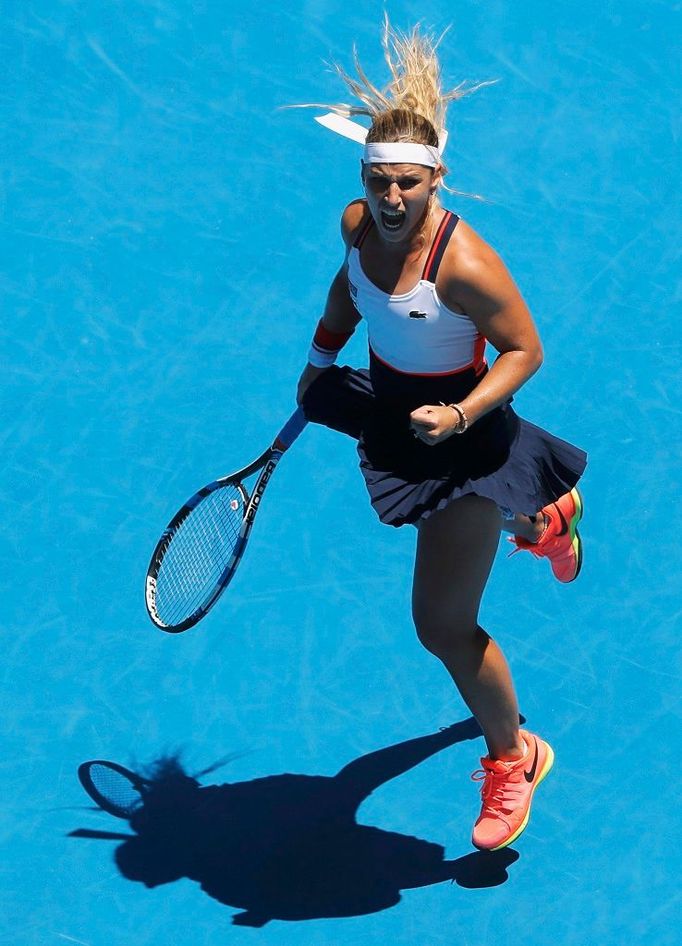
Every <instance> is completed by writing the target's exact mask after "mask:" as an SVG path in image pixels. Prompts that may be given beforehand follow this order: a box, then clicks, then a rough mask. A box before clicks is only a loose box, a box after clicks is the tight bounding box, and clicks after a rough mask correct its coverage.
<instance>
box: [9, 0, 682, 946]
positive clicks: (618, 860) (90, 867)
mask: <svg viewBox="0 0 682 946" xmlns="http://www.w3.org/2000/svg"><path fill="white" fill-rule="evenodd" d="M383 10H384V6H383V4H382V3H380V2H378V0H367V2H366V3H365V4H363V5H362V7H361V8H360V7H357V8H356V7H349V6H348V4H343V3H341V2H338V0H317V2H305V0H293V2H292V3H291V4H289V5H288V7H286V8H285V6H284V5H282V4H280V3H274V2H272V0H262V2H260V3H258V4H256V3H252V2H247V4H246V5H244V4H235V3H231V2H227V3H218V2H211V0H194V2H190V0H117V2H110V3H104V4H102V3H79V2H77V0H59V2H54V0H52V2H47V0H28V2H24V3H14V2H10V3H8V4H5V5H4V8H3V12H2V23H3V30H2V37H3V38H2V40H1V41H0V42H1V46H2V57H1V59H2V63H3V82H2V91H1V92H0V123H1V125H2V128H3V148H2V152H1V155H0V167H1V168H2V177H1V180H2V208H3V213H2V226H1V231H0V232H1V234H2V237H1V239H2V261H3V262H2V266H1V267H0V285H1V287H2V295H3V298H4V311H5V316H4V318H3V320H2V323H1V326H0V340H1V344H2V349H1V351H2V359H3V363H4V365H5V368H4V371H3V376H4V391H3V398H2V403H3V427H2V446H3V450H2V468H3V476H2V487H1V489H2V497H3V499H4V516H3V526H2V556H3V562H4V566H3V569H2V589H3V602H4V618H3V649H4V659H3V674H2V676H3V694H4V696H3V715H2V734H3V739H2V744H3V753H2V761H1V763H0V771H1V773H2V794H3V802H4V803H3V805H2V806H1V810H0V843H1V844H2V864H3V867H2V875H3V882H2V885H1V887H0V889H1V891H2V892H1V893H0V904H2V910H0V939H2V941H3V942H7V943H14V944H22V946H38V944H40V946H48V944H55V946H57V944H60V943H76V944H81V946H100V944H101V946H104V944H106V946H118V944H120V946H124V944H130V943H131V942H134V943H136V944H138V946H161V944H168V946H171V944H172V946H218V944H223V943H226V942H228V941H229V942H232V943H236V944H242V943H249V944H250V943H255V942H258V943H262V944H263V946H266V944H267V946H269V944H277V946H283V944H286V946H341V944H343V946H378V944H384V943H387V942H392V943H395V944H396V946H397V944H406V946H407V944H410V946H416V944H419V946H427V944H428V946H430V944H434V946H435V944H441V943H442V944H446V943H447V944H458V946H474V944H475V946H488V944H490V946H492V944H493V943H498V942H505V941H506V942H509V943H517V942H523V943H524V944H528V946H536V944H537V946H545V944H547V946H549V944H554V943H562V944H563V946H585V944H587V943H600V946H616V944H620V943H621V942H623V941H627V942H629V943H631V944H647V946H649V944H652V943H656V944H657V946H673V944H676V943H677V942H678V927H679V920H680V917H681V916H682V911H681V905H682V898H681V895H680V890H679V874H680V870H681V869H682V861H681V859H680V854H679V841H680V838H681V837H682V818H681V816H680V811H679V805H678V804H677V801H676V799H675V796H674V791H671V789H674V785H675V762H674V760H675V758H676V756H677V755H678V754H679V752H680V718H681V716H682V703H681V697H680V692H681V688H680V681H681V679H682V659H681V652H680V644H679V640H680V614H681V611H680V579H679V575H680V565H681V564H682V554H681V552H680V544H679V541H678V536H679V532H680V527H681V526H682V523H681V522H680V512H679V509H680V507H679V503H678V502H677V501H676V497H677V495H678V493H679V484H680V459H681V457H680V453H681V449H680V445H681V444H682V430H681V425H680V417H681V411H680V385H679V377H680V372H679V361H680V332H679V302H680V268H679V246H680V240H681V237H682V233H681V230H680V205H679V155H678V144H679V137H680V114H679V104H678V103H679V92H680V78H681V75H680V58H679V50H678V49H677V48H676V47H677V43H676V39H677V37H679V35H680V26H681V22H680V13H681V11H680V5H679V3H675V2H673V0H652V2H649V3H647V4H644V3H639V2H634V0H621V2H619V3H616V2H611V0H606V2H604V3H601V4H599V5H598V6H597V7H595V6H594V5H593V4H589V3H587V2H586V0H572V2H569V3H567V4H563V5H547V4H545V3H540V2H539V0H529V2H526V3H523V4H511V3H505V2H503V0H489V2H486V3H482V2H479V0H463V2H462V3H459V4H457V5H456V6H455V7H453V5H452V4H448V3H445V2H443V0H434V2H432V3H431V4H430V5H429V6H428V8H425V9H424V11H418V10H415V9H414V7H413V5H410V4H408V3H405V2H403V0H396V2H391V3H390V5H389V8H388V12H389V14H390V16H391V19H392V21H393V23H394V24H395V25H396V26H397V27H399V28H402V29H405V28H407V27H409V26H411V25H412V24H413V23H414V22H415V20H416V19H419V18H421V20H422V21H423V23H424V24H425V26H427V27H430V28H432V29H433V30H435V31H436V32H439V31H440V30H442V29H444V28H445V27H446V26H447V25H448V24H449V23H451V22H452V23H453V26H452V29H451V31H450V32H449V34H448V35H447V37H446V39H445V40H444V41H443V45H442V47H441V56H442V62H443V70H444V78H445V81H446V83H447V84H448V85H454V84H456V83H457V82H459V81H461V80H462V79H469V80H475V81H480V80H486V79H499V80H500V81H499V82H498V83H497V84H496V85H492V86H490V87H487V88H485V89H482V90H480V91H479V92H477V93H476V94H475V95H473V96H471V97H468V98H466V99H464V100H463V101H462V102H460V103H455V105H453V106H452V107H451V110H450V113H449V130H450V141H449V144H448V153H447V159H448V164H449V166H450V172H451V173H450V178H449V182H450V184H451V186H453V187H455V188H456V189H458V190H460V191H463V192H467V193H474V194H481V195H483V196H484V197H485V200H484V201H476V200H472V199H468V198H464V197H452V196H450V197H448V196H447V195H445V197H446V199H445V203H446V204H447V205H448V206H449V207H451V209H453V210H456V211H457V212H458V213H460V214H461V215H462V216H463V217H464V218H465V219H466V220H468V221H469V222H470V223H471V224H472V225H473V226H474V227H475V228H476V229H477V230H478V231H479V232H480V233H482V235H483V236H484V237H485V238H486V239H487V240H488V241H489V242H490V243H491V244H492V245H493V246H495V247H496V248H498V249H499V250H500V252H501V253H502V255H503V257H504V259H505V261H506V262H507V264H508V266H509V268H510V270H511V271H512V273H513V274H514V276H515V278H516V280H517V282H518V283H519V285H520V287H521V289H522V291H523V293H524V295H525V297H526V299H527V301H528V302H529V304H530V308H531V310H532V311H533V313H534V316H535V318H536V321H537V323H538V326H539V328H540V332H541V335H542V339H543V342H544V347H545V364H544V367H543V369H542V371H541V372H540V373H539V374H538V375H537V376H536V377H535V378H534V379H533V380H532V381H531V382H530V383H529V384H528V385H527V386H526V387H525V388H524V389H523V390H522V391H521V392H520V394H519V395H518V396H517V398H516V405H517V407H518V410H519V412H520V413H521V414H523V415H524V416H526V417H528V419H529V420H532V421H533V422H535V423H537V424H540V425H542V426H545V427H547V428H548V429H549V430H551V431H552V432H554V433H556V434H557V435H558V436H560V437H563V438H565V439H567V440H570V441H573V442H575V443H577V444H579V445H580V446H582V447H584V448H585V449H586V450H587V451H588V452H589V455H590V460H589V466H588V469H587V474H586V476H585V478H584V480H583V487H582V489H583V494H584V497H585V502H586V513H585V519H584V521H583V524H582V529H581V531H582V534H583V538H584V541H585V564H584V567H583V572H582V574H581V576H580V579H579V580H578V581H577V582H576V583H575V584H572V585H570V586H561V585H559V584H557V583H556V582H554V581H553V580H552V577H551V574H550V571H549V568H548V566H547V563H546V562H536V561H534V560H533V559H532V558H531V557H530V556H524V555H518V556H515V557H514V558H512V559H511V560H508V558H507V549H508V547H507V543H506V542H501V543H500V549H499V553H498V557H497V560H496V563H495V567H494V574H493V577H492V579H491V582H490V585H489V587H488V590H487V593H486V598H485V601H484V611H483V619H484V624H485V626H486V628H487V629H488V630H489V631H490V632H491V634H493V635H494V636H495V637H496V639H498V640H499V641H500V643H501V644H502V646H503V647H504V649H505V653H506V654H507V657H508V659H509V661H510V663H511V666H512V670H513V673H514V677H515V682H516V686H517V690H518V693H519V699H520V703H521V708H522V712H523V715H524V716H525V717H526V719H527V720H528V725H529V727H531V728H532V729H534V730H537V731H540V732H542V733H543V734H545V735H546V737H547V738H548V739H549V740H550V741H551V743H552V745H553V746H554V749H555V751H556V759H557V761H556V765H555V769H554V771H553V772H552V774H551V776H550V777H549V778H548V780H547V781H546V783H544V785H543V786H542V788H541V790H540V792H539V793H538V796H537V799H536V802H535V804H534V809H533V817H532V820H531V823H530V825H529V827H528V829H527V831H526V832H525V834H524V835H523V837H522V838H520V839H519V840H518V842H517V843H515V844H514V845H513V846H512V848H510V849H508V850H507V851H505V852H501V853H499V854H496V855H485V854H479V853H476V852H475V851H474V849H473V848H472V847H471V843H470V834H471V825H472V823H473V819H474V818H475V816H476V813H477V811H478V807H479V797H478V792H477V785H476V783H474V782H471V781H470V778H469V776H470V773H471V772H473V770H474V769H476V768H478V759H479V756H480V755H481V754H482V753H483V751H484V748H483V741H482V739H481V738H480V737H479V736H478V733H477V729H476V726H475V724H474V723H473V721H472V720H471V719H469V714H468V711H467V710H466V707H465V706H464V704H463V703H462V702H461V700H460V699H459V697H457V696H456V694H455V691H454V690H453V688H452V685H451V683H450V681H449V679H448V678H447V675H446V674H445V672H444V670H443V669H442V667H441V665H440V664H439V663H438V661H436V660H435V659H434V658H433V657H431V656H430V655H429V654H427V653H426V652H425V651H424V650H423V648H422V647H421V646H420V645H419V643H418V641H417V639H416V636H415V634H414V630H413V626H412V622H411V618H410V582H411V573H412V565H413V556H414V544H415V533H414V530H413V529H400V530H396V529H390V528H387V527H385V526H382V525H381V524H380V523H379V522H378V520H377V518H376V516H375V514H374V513H373V511H372V510H371V508H370V506H369V503H368V502H367V498H366V491H365V488H364V485H363V482H362V478H361V476H360V474H359V472H358V470H357V458H356V452H355V445H354V444H353V442H352V441H350V440H349V439H345V438H344V437H342V436H341V435H339V434H336V433H334V432H332V431H330V430H328V429H325V428H322V427H319V426H313V425H310V426H309V427H308V428H307V429H306V430H305V432H304V433H303V435H302V436H301V437H300V439H299V440H298V441H297V443H296V444H295V446H294V447H292V449H291V451H290V452H289V453H288V454H287V455H286V456H285V457H284V458H283V460H282V462H281V465H280V468H279V469H278V472H277V476H276V477H275V478H274V479H273V481H272V484H271V486H270V487H269V488H268V496H267V497H266V499H265V500H264V503H263V509H262V510H261V512H260V513H259V519H258V522H257V523H256V526H255V529H254V533H253V537H252V539H251V542H250V546H249V549H248V550H247V554H246V556H245V560H244V562H243V564H242V566H241V568H240V571H239V573H238V575H237V577H236V578H235V581H234V583H233V585H232V586H231V587H230V589H229V590H228V592H227V593H226V595H225V597H224V598H223V599H222V600H221V602H220V603H219V604H218V606H217V607H216V609H215V610H214V611H213V612H212V613H211V614H210V615H209V616H208V617H207V618H206V620H205V621H203V622H202V623H201V624H200V625H199V626H197V627H196V628H194V629H192V630H190V631H188V632H187V633H186V634H181V635H178V636H171V635H165V634H163V633H161V632H159V631H158V630H156V629H155V628H153V626H152V625H151V623H150V622H149V620H148V618H147V615H146V613H145V608H144V598H143V584H144V575H145V571H146V567H147V563H148V560H149V556H150V553H151V551H152V549H153V547H154V544H155V542H156V540H157V538H158V535H159V532H160V530H161V529H162V528H163V526H164V525H165V524H166V522H167V521H168V519H169V518H170V516H171V515H172V514H173V512H174V511H175V510H176V508H177V507H178V505H179V504H180V502H182V500H184V499H185V498H186V497H187V496H189V495H190V494H191V493H192V492H193V491H194V490H196V489H197V488H198V487H199V486H201V485H202V484H203V483H204V482H208V481H210V480H212V479H214V478H215V477H216V476H219V475H221V474H226V473H229V472H230V471H231V470H233V469H235V468H237V467H239V466H240V465H243V464H246V463H247V462H249V461H250V460H252V459H253V458H254V457H255V456H256V455H257V454H258V453H259V452H260V451H262V450H263V449H264V448H265V447H266V446H267V445H268V444H269V442H270V441H271V439H272V437H273V436H274V434H275V433H276V432H277V430H278V429H279V427H280V426H281V424H282V423H283V422H284V421H285V420H286V418H287V417H288V416H289V414H290V413H291V411H292V409H293V406H294V392H295V385H296V380H297V378H298V375H299V373H300V371H301V369H302V367H303V365H304V362H305V357H306V353H307V350H308V345H309V341H310V337H311V334H312V331H313V328H314V326H315V324H316V322H317V320H318V318H319V316H320V312H321V309H322V306H323V303H324V299H325V296H326V291H327V287H328V285H329V282H330V280H331V278H332V277H333V275H334V273H335V272H336V270H337V268H338V265H339V263H340V261H341V258H342V245H341V242H340V239H339V235H338V223H339V216H340V213H341V210H342V208H343V206H344V205H345V203H347V202H348V201H349V200H351V199H352V198H354V197H356V196H358V195H359V192H360V184H359V152H358V149H357V147H356V146H355V145H354V144H353V143H352V142H350V141H344V140H342V139H341V138H339V137H337V136H335V135H333V134H330V133H329V132H328V131H326V130H324V129H322V128H320V127H319V126H318V125H317V124H316V123H315V122H314V121H313V120H312V119H313V115H314V114H315V113H314V112H312V111H296V110H293V111H286V110H285V111H283V110H280V106H282V105H287V104H292V103H300V102H337V101H343V100H344V99H345V98H347V96H346V93H345V90H344V89H343V88H342V87H341V85H340V83H339V82H338V80H337V79H336V78H335V76H334V75H333V73H332V72H331V71H330V70H329V69H328V68H327V66H326V65H325V63H326V62H329V61H331V60H337V61H339V62H341V63H342V64H343V65H344V66H346V67H349V66H350V65H351V53H352V46H353V43H354V42H355V43H357V46H358V50H359V53H360V55H361V58H362V61H363V63H364V64H365V65H366V67H367V68H368V70H369V71H370V72H371V73H372V75H373V76H374V77H377V76H378V77H379V78H382V77H383V76H384V72H383V71H382V70H383V67H382V61H381V49H380V45H379V31H380V25H381V20H382V16H383ZM420 13H421V14H422V15H421V17H420ZM344 358H345V360H346V361H348V362H349V363H351V364H355V365H363V364H365V363H366V358H367V354H366V340H365V338H364V336H363V333H362V331H358V332H357V333H356V335H355V336H354V338H353V340H352V341H351V343H350V345H349V346H348V349H347V351H345V352H344ZM178 753H179V754H180V758H181V760H182V764H183V766H184V769H185V770H186V771H187V772H188V773H190V774H196V773H200V772H203V773H204V774H202V775H200V776H198V781H199V782H200V784H201V788H200V789H199V788H197V787H196V786H194V787H192V791H193V792H199V791H201V792H202V793H203V794H202V795H201V797H202V799H205V800H206V801H205V804H204V805H203V808H202V811H203V812H204V816H203V818H202V820H201V821H200V822H196V821H192V819H191V818H189V816H188V814H187V810H186V809H185V808H183V804H182V799H179V800H178V799H176V802H177V804H176V806H175V808H174V815H173V817H174V819H175V822H174V828H173V833H172V840H173V843H172V844H171V845H168V844H167V843H166V846H165V847H164V846H163V845H162V844H161V843H160V842H158V839H155V837H154V836H153V832H152V833H151V836H150V835H149V834H148V835H147V838H146V841H145V842H144V843H143V841H140V839H139V838H137V839H135V840H134V842H133V841H130V840H129V841H126V840H125V839H124V838H109V839H107V838H97V837H93V836H88V834H90V835H94V834H96V833H98V832H99V833H107V832H108V833H113V834H123V835H125V834H131V835H132V834H134V832H132V831H131V829H130V826H129V825H128V824H127V822H126V821H125V820H121V819H117V818H115V817H112V816H111V815H109V814H106V813H104V812H101V811H97V810H95V809H94V807H93V805H92V803H91V802H90V800H89V799H88V797H87V796H86V795H85V794H84V792H83V790H82V788H81V786H80V784H79V782H78V779H77V775H76V773H77V769H78V766H79V765H80V764H81V763H82V762H84V761H85V760H89V759H110V760H113V761H116V762H118V763H120V764H122V765H124V766H127V767H129V768H131V769H134V770H135V771H138V772H143V773H144V772H145V771H149V767H150V766H152V765H153V764H154V763H155V762H157V761H158V760H159V759H162V758H167V757H169V756H173V755H174V754H178ZM220 762H222V765H220V767H217V768H214V769H212V767H213V766H214V764H216V763H220ZM211 769H212V770H211ZM208 770H211V771H208ZM79 831H80V833H81V836H73V832H79ZM157 842H158V843H157ZM197 850H199V851H200V854H198V855H197V853H196V851H197ZM117 852H118V854H117ZM116 857H118V860H116ZM126 874H127V875H128V876H126Z"/></svg>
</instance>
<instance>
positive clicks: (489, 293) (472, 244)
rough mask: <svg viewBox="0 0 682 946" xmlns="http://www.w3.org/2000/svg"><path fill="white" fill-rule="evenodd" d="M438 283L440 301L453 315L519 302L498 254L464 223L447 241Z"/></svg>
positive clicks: (458, 226) (461, 221)
mask: <svg viewBox="0 0 682 946" xmlns="http://www.w3.org/2000/svg"><path fill="white" fill-rule="evenodd" d="M438 283H439V285H438V290H439V292H440V293H441V298H442V299H443V302H444V303H445V305H446V306H448V308H451V309H453V310H454V311H455V312H458V311H459V312H467V313H472V312H473V311H475V310H477V309H478V308H480V306H481V305H483V306H484V307H486V308H487V307H488V306H489V305H491V304H492V305H493V307H495V306H500V305H505V304H509V303H510V302H512V301H513V302H516V303H520V302H521V301H522V300H521V297H520V294H519V291H518V288H517V287H516V285H515V283H514V280H513V279H512V277H511V275H510V274H509V271H508V270H507V267H506V266H505V265H504V263H503V262H502V259H501V258H500V256H499V254H498V253H497V252H496V251H495V250H494V249H493V248H492V246H490V244H489V243H487V242H486V241H485V240H484V239H483V238H482V237H481V236H479V234H478V233H476V231H475V230H474V229H473V228H472V227H470V226H469V224H468V223H466V222H465V221H464V220H460V221H459V223H458V224H457V226H456V227H455V230H454V232H453V234H452V237H451V238H450V242H449V243H448V247H447V250H446V251H445V255H444V257H443V262H442V264H441V268H440V270H439V273H438Z"/></svg>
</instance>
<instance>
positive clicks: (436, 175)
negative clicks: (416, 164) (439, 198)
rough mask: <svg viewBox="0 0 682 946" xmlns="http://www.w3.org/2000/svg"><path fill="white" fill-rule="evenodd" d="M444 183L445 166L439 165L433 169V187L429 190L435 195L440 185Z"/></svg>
mask: <svg viewBox="0 0 682 946" xmlns="http://www.w3.org/2000/svg"><path fill="white" fill-rule="evenodd" d="M442 183H443V165H442V164H439V165H438V167H435V168H434V169H433V176H432V178H431V186H430V188H429V190H430V191H431V193H432V194H435V193H436V191H437V190H438V188H439V187H440V185H441V184H442Z"/></svg>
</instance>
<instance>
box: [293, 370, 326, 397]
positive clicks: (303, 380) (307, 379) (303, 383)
mask: <svg viewBox="0 0 682 946" xmlns="http://www.w3.org/2000/svg"><path fill="white" fill-rule="evenodd" d="M326 370H327V369H326V368H316V367H315V365H311V364H310V363H308V364H307V365H306V366H305V368H304V369H303V374H302V375H301V377H300V378H299V379H298V388H297V390H296V403H297V404H298V405H300V404H301V402H302V401H303V395H304V394H305V392H306V391H307V390H308V388H309V387H310V385H311V384H312V383H313V381H314V380H315V378H319V376H320V375H321V374H323V373H324V372H325V371H326Z"/></svg>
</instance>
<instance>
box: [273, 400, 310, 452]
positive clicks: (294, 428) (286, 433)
mask: <svg viewBox="0 0 682 946" xmlns="http://www.w3.org/2000/svg"><path fill="white" fill-rule="evenodd" d="M307 423H308V421H307V420H306V416H305V414H304V413H303V408H302V407H299V408H297V409H296V411H294V413H293V414H292V415H291V417H290V418H289V420H288V421H287V422H286V424H285V425H284V427H282V429H281V430H280V432H279V433H278V434H277V438H276V440H275V444H276V445H277V446H281V447H283V448H284V449H285V450H286V449H287V448H288V447H290V446H291V445H292V443H293V442H294V440H296V438H297V437H298V435H299V434H300V433H301V432H302V430H303V428H304V427H305V426H306V424H307Z"/></svg>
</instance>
